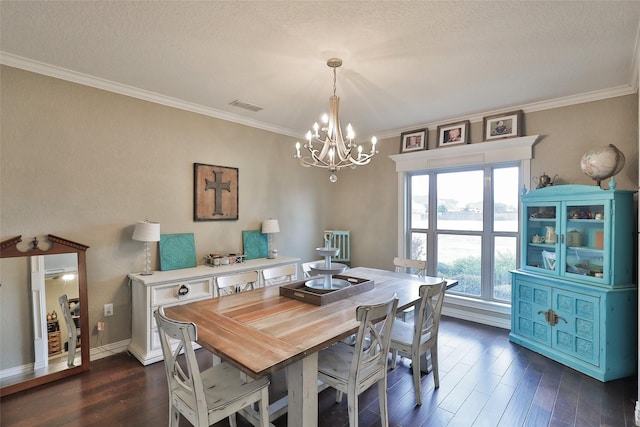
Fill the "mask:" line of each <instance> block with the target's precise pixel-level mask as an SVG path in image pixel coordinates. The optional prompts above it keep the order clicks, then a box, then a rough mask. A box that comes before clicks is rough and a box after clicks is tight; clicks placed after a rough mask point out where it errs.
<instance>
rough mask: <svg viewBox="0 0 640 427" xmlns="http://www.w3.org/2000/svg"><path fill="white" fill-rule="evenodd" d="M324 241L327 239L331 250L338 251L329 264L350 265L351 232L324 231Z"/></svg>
mask: <svg viewBox="0 0 640 427" xmlns="http://www.w3.org/2000/svg"><path fill="white" fill-rule="evenodd" d="M324 236H325V239H327V238H328V239H329V244H330V246H331V247H332V248H338V249H340V252H339V253H338V255H336V256H333V257H331V262H338V263H341V264H346V265H347V266H350V265H351V232H350V231H349V230H325V231H324Z"/></svg>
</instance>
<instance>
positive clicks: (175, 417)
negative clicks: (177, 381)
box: [169, 402, 180, 427]
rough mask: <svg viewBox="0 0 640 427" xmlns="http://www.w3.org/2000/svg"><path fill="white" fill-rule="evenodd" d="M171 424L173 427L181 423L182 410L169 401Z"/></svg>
mask: <svg viewBox="0 0 640 427" xmlns="http://www.w3.org/2000/svg"><path fill="white" fill-rule="evenodd" d="M169 406H170V407H169V425H170V426H171V427H178V425H179V424H180V411H178V408H176V407H175V406H173V405H172V404H171V402H170V403H169Z"/></svg>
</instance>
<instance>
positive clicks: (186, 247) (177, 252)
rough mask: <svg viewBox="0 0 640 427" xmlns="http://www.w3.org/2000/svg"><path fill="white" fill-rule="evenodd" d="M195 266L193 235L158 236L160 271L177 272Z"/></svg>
mask: <svg viewBox="0 0 640 427" xmlns="http://www.w3.org/2000/svg"><path fill="white" fill-rule="evenodd" d="M196 265H197V260H196V244H195V239H194V237H193V233H182V234H161V235H160V270H162V271H166V270H178V269H181V268H190V267H195V266H196Z"/></svg>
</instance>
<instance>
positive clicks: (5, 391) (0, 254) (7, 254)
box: [0, 234, 90, 397]
mask: <svg viewBox="0 0 640 427" xmlns="http://www.w3.org/2000/svg"><path fill="white" fill-rule="evenodd" d="M47 240H48V241H49V242H50V244H51V247H50V248H48V249H45V250H43V249H40V248H39V247H38V246H39V244H40V242H39V241H38V239H37V238H35V237H34V238H33V240H31V242H30V244H29V249H27V250H26V251H22V250H20V249H19V248H18V244H19V243H20V242H22V236H16V237H14V238H12V239H8V240H4V241H3V242H2V243H0V258H16V257H31V256H37V255H54V254H69V253H75V254H77V256H78V296H79V300H80V331H81V334H82V335H81V339H82V341H83V342H82V344H81V345H80V357H81V362H80V366H74V367H71V368H68V369H65V370H63V371H59V372H54V373H51V374H46V375H42V376H36V377H34V378H31V379H28V380H25V381H22V382H19V383H16V384H10V385H7V386H5V387H2V388H0V397H2V396H6V395H9V394H12V393H17V392H19V391H22V390H26V389H29V388H32V387H36V386H39V385H42V384H46V383H50V382H52V381H56V380H59V379H61V378H66V377H69V376H71V375H76V374H79V373H82V372H85V371H88V370H89V369H90V360H89V345H90V344H89V342H90V340H89V337H90V333H89V332H90V331H89V308H88V296H87V263H86V261H87V259H86V251H87V249H89V246H86V245H83V244H81V243H76V242H72V241H71V240H67V239H63V238H62V237H57V236H54V235H53V234H49V235H47ZM0 286H1V285H0ZM29 286H31V285H30V284H29Z"/></svg>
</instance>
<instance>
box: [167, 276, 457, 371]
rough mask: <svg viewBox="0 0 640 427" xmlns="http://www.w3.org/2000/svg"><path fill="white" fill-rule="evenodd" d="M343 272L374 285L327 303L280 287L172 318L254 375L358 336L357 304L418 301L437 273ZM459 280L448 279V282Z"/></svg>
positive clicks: (193, 307) (194, 307) (175, 309)
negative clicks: (282, 292) (318, 303)
mask: <svg viewBox="0 0 640 427" xmlns="http://www.w3.org/2000/svg"><path fill="white" fill-rule="evenodd" d="M344 275H348V276H353V277H359V278H363V279H369V280H373V281H374V289H372V290H370V291H367V292H363V293H361V294H358V295H354V296H351V297H349V298H346V299H344V300H341V301H337V302H334V303H331V304H327V305H324V306H316V305H313V304H309V303H307V302H302V301H298V300H295V299H291V298H287V297H283V296H280V294H279V288H278V286H270V287H266V288H260V289H256V290H254V291H249V292H242V293H239V294H235V295H229V296H223V297H220V298H213V299H208V300H204V301H198V302H193V303H189V304H184V305H179V306H172V307H167V308H166V309H165V313H166V315H167V316H168V317H169V318H172V319H175V320H179V321H186V322H193V323H195V324H196V326H197V330H198V339H197V342H198V344H200V345H201V346H202V347H204V348H206V349H207V350H209V351H211V352H212V353H214V354H216V355H218V356H219V357H220V358H222V359H223V360H226V361H228V362H230V363H232V364H233V365H235V366H237V367H238V368H239V369H241V370H242V371H244V372H246V373H247V374H248V375H251V376H253V377H259V376H263V375H267V374H269V373H270V372H274V371H277V370H279V369H282V368H283V367H285V366H287V365H289V364H290V363H293V362H295V361H297V360H300V359H301V358H303V357H305V355H307V354H309V353H313V352H317V351H319V350H321V349H323V348H325V347H328V346H329V345H331V344H333V343H335V342H337V341H339V340H341V339H343V338H345V337H347V336H349V335H351V334H353V333H354V332H355V331H356V330H357V328H358V322H357V321H356V318H355V312H356V307H357V306H359V305H363V304H372V303H376V302H381V301H384V300H388V299H389V298H391V296H392V295H393V294H394V293H396V294H397V296H398V299H399V302H398V310H403V309H405V308H408V307H410V306H411V305H414V304H415V303H416V301H417V300H418V299H419V295H418V289H419V287H420V285H423V284H430V283H431V284H433V283H437V282H439V280H440V279H438V278H435V277H422V278H418V277H416V276H413V275H408V274H402V273H394V272H389V271H385V270H377V269H371V268H364V267H358V268H353V269H350V270H348V271H346V272H345V273H344ZM454 284H455V282H450V283H448V285H449V286H451V285H454Z"/></svg>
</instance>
